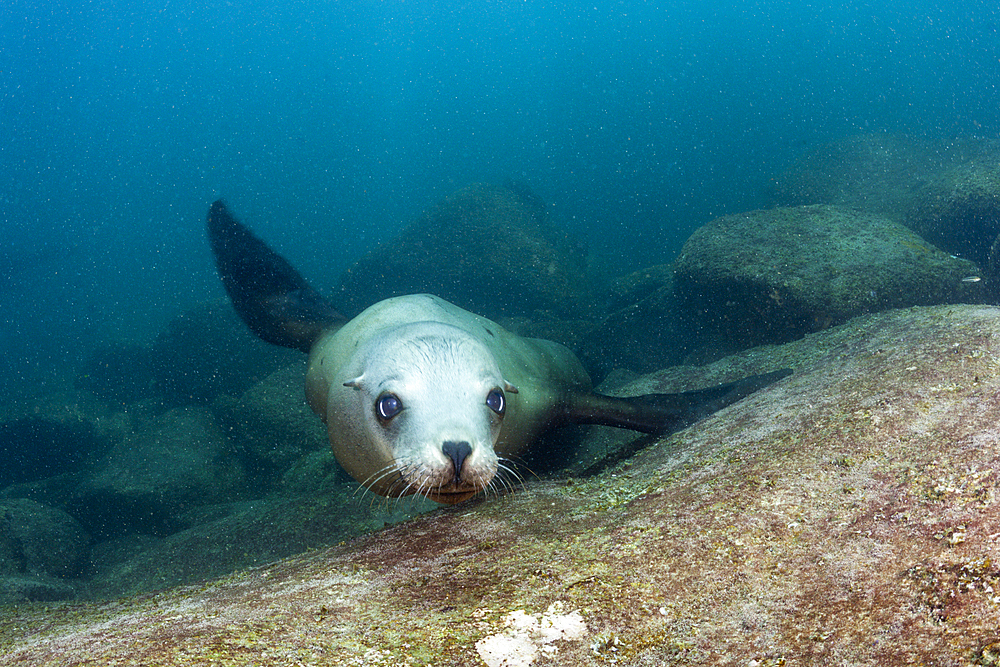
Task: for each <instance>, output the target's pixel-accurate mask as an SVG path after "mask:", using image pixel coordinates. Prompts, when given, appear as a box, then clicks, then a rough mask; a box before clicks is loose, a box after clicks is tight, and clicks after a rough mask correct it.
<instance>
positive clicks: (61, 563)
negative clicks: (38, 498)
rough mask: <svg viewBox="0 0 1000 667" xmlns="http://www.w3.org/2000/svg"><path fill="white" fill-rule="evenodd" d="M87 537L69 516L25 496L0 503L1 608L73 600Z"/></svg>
mask: <svg viewBox="0 0 1000 667" xmlns="http://www.w3.org/2000/svg"><path fill="white" fill-rule="evenodd" d="M90 541H91V540H90V535H88V534H87V532H86V531H85V530H84V529H83V527H82V526H81V525H80V524H79V522H77V521H76V520H75V519H73V517H71V516H69V515H68V514H66V513H65V512H63V511H61V510H58V509H56V508H54V507H49V506H47V505H43V504H41V503H37V502H35V501H33V500H28V499H26V498H19V499H10V500H0V604H5V603H10V602H21V601H24V600H36V601H48V600H62V599H67V598H71V597H74V595H75V594H76V591H75V588H74V586H73V585H72V583H71V582H69V581H67V580H69V579H73V578H75V577H78V576H80V575H81V574H82V572H83V569H84V567H85V565H86V564H87V556H88V554H89V547H90Z"/></svg>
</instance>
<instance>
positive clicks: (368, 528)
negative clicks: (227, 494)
mask: <svg viewBox="0 0 1000 667" xmlns="http://www.w3.org/2000/svg"><path fill="white" fill-rule="evenodd" d="M352 491H353V490H345V489H344V488H341V489H339V490H335V491H334V492H332V493H326V494H322V495H314V496H296V497H283V498H282V497H269V498H266V499H262V500H254V501H248V502H241V503H229V504H226V505H217V506H204V507H200V508H198V509H196V510H193V511H192V512H191V513H190V514H189V515H188V516H186V517H185V519H186V520H187V521H188V522H189V523H190V524H191V525H192V527H191V528H188V529H186V530H183V531H180V532H178V533H174V534H173V535H169V536H167V537H164V538H162V539H160V540H157V541H156V542H155V543H148V542H147V543H145V544H142V545H141V546H142V547H143V548H142V549H141V550H138V551H136V552H135V553H132V554H130V555H128V557H127V558H123V557H121V555H119V554H118V553H116V551H117V550H120V549H124V550H126V551H127V550H128V549H130V548H131V547H132V544H133V542H134V540H131V539H129V540H127V541H122V540H115V541H113V544H112V545H109V547H110V548H108V549H106V550H105V549H104V548H103V547H102V548H101V549H100V550H98V549H95V558H94V563H93V570H94V576H93V577H92V579H90V580H88V582H87V583H88V590H89V591H90V594H91V595H92V596H94V597H100V598H107V597H116V596H121V595H128V594H134V593H141V592H146V591H151V590H159V589H162V588H166V587H169V586H177V585H179V584H187V583H191V582H196V581H201V580H204V579H208V578H212V577H219V576H223V575H228V574H230V573H231V572H233V571H234V570H238V569H242V568H247V567H251V566H254V565H261V564H263V563H270V562H273V561H275V560H277V559H279V558H283V557H286V556H290V555H293V554H298V553H302V552H304V551H307V550H309V549H316V548H320V547H327V546H330V545H332V544H337V543H338V542H339V543H342V542H344V541H346V540H349V539H353V538H356V537H358V536H360V535H364V534H366V533H370V532H372V531H375V530H378V529H381V528H383V527H384V526H386V525H389V524H392V523H396V522H398V521H402V520H404V519H408V518H411V517H413V516H416V515H418V514H419V513H420V512H426V511H427V510H428V509H430V508H431V507H432V506H434V505H435V503H432V502H431V501H429V500H426V499H422V498H421V499H416V498H414V499H406V500H405V501H402V502H397V503H395V504H394V505H393V506H391V507H390V506H389V505H388V504H386V506H385V507H382V506H381V505H376V504H374V503H364V504H359V503H358V502H357V500H356V498H354V497H353V495H352ZM105 559H106V560H105Z"/></svg>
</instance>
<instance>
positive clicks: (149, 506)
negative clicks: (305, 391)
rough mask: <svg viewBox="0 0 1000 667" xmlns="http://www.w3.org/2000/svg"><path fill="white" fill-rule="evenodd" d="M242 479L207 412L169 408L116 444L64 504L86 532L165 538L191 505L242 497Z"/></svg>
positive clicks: (236, 462) (179, 524)
mask: <svg viewBox="0 0 1000 667" xmlns="http://www.w3.org/2000/svg"><path fill="white" fill-rule="evenodd" d="M248 493H249V489H248V488H247V485H246V475H245V472H244V470H243V467H242V465H241V463H240V461H239V459H238V457H237V456H236V455H235V453H234V452H233V451H232V447H231V446H230V442H229V440H228V439H227V438H226V437H224V435H223V433H222V430H221V429H220V428H219V426H218V424H217V423H216V421H215V418H214V416H213V415H212V413H211V412H210V411H209V410H208V409H207V408H199V407H189V408H175V409H173V410H170V411H168V412H167V413H165V414H163V415H162V416H160V417H157V418H156V419H154V420H152V421H151V422H150V423H148V424H146V425H144V426H143V427H142V428H141V429H140V430H139V431H138V432H136V433H132V434H129V435H128V436H126V437H125V438H123V439H122V440H121V441H120V442H118V443H117V444H115V445H114V446H113V447H112V448H111V450H110V451H109V452H108V454H107V456H106V457H105V458H104V460H103V461H102V462H101V464H100V465H99V466H97V468H96V469H95V470H94V472H93V473H92V474H90V475H88V476H87V478H86V479H85V480H84V481H83V483H81V485H80V487H79V488H78V490H77V492H76V497H75V498H73V499H72V501H71V502H70V503H69V505H70V507H69V509H70V511H71V512H72V513H73V515H74V516H75V517H76V518H77V519H79V520H80V521H81V522H82V523H83V524H84V526H86V527H87V529H88V530H89V531H90V532H91V534H93V535H95V536H100V537H113V536H118V535H124V534H127V533H129V532H133V531H135V532H141V533H148V534H153V535H165V534H169V533H171V532H175V531H176V530H179V529H181V528H183V527H185V525H186V524H185V522H184V521H183V520H182V519H181V515H182V514H183V513H184V512H185V511H187V510H189V509H190V508H192V507H194V506H198V505H205V504H211V503H219V502H226V501H232V500H237V499H240V498H243V497H245V496H246V495H248Z"/></svg>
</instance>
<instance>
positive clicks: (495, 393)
mask: <svg viewBox="0 0 1000 667" xmlns="http://www.w3.org/2000/svg"><path fill="white" fill-rule="evenodd" d="M486 406H487V407H488V408H489V409H490V410H492V411H493V412H495V413H497V414H498V415H503V411H504V409H505V408H506V407H507V401H506V399H505V398H504V395H503V391H501V390H500V389H491V390H490V393H488V394H487V395H486Z"/></svg>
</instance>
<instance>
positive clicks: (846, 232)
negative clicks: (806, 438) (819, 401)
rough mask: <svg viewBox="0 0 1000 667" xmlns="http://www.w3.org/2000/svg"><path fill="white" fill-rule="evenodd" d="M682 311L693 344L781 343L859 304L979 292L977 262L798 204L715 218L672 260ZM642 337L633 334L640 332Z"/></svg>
mask: <svg viewBox="0 0 1000 667" xmlns="http://www.w3.org/2000/svg"><path fill="white" fill-rule="evenodd" d="M674 271H675V274H674V280H675V290H676V292H675V294H676V297H677V298H678V301H679V304H680V309H679V314H678V316H679V317H682V318H686V319H688V320H689V321H690V322H691V323H692V325H693V326H694V327H695V328H696V330H697V332H698V337H699V338H700V339H701V341H700V344H702V345H705V344H706V342H707V343H708V344H711V342H712V341H713V339H714V340H715V341H717V343H718V345H719V347H720V349H722V350H724V349H725V348H724V347H723V346H728V347H729V351H735V350H738V349H744V348H747V347H752V346H755V345H762V344H768V343H781V342H785V341H789V340H793V339H795V338H797V337H800V336H802V335H804V334H806V333H809V332H812V331H819V330H822V329H826V328H829V327H831V326H834V325H837V324H841V323H843V322H846V321H847V320H848V319H850V318H851V317H854V316H856V315H860V314H863V313H872V312H879V311H882V310H888V309H890V308H903V307H907V306H914V305H931V304H939V303H956V302H976V301H981V300H983V299H984V298H985V297H986V294H985V293H984V292H983V286H982V283H981V282H965V281H963V279H964V278H967V277H976V276H979V269H978V268H977V267H976V265H975V264H973V263H971V262H969V261H966V260H961V259H957V258H955V257H952V256H950V255H948V254H947V253H944V252H941V251H940V250H938V249H937V248H935V247H934V246H932V245H931V244H929V243H927V242H926V241H924V240H923V239H921V238H920V237H918V236H916V235H915V234H914V233H913V232H911V231H910V230H909V229H907V228H906V227H904V226H903V225H901V224H899V223H896V222H893V221H891V220H888V219H885V218H882V217H879V216H877V215H873V214H870V213H864V212H861V211H857V210H848V209H842V208H838V207H834V206H801V207H796V208H779V209H771V210H766V211H752V212H750V213H742V214H738V215H729V216H725V217H722V218H718V219H716V220H713V221H712V222H710V223H708V224H707V225H705V226H703V227H702V228H700V229H698V230H697V231H696V232H695V233H694V234H692V235H691V238H690V239H688V241H687V243H686V244H685V245H684V248H683V249H682V250H681V255H680V257H678V259H677V261H676V262H675V263H674ZM641 338H642V337H641V336H640V337H639V339H640V340H641Z"/></svg>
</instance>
